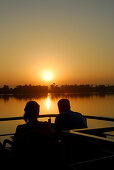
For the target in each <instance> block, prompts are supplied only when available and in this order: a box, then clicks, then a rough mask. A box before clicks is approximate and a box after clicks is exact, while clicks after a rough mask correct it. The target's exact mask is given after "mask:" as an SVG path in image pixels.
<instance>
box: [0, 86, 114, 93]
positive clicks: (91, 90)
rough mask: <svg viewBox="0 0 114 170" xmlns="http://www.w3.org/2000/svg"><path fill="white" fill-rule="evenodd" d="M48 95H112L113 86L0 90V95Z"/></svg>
mask: <svg viewBox="0 0 114 170" xmlns="http://www.w3.org/2000/svg"><path fill="white" fill-rule="evenodd" d="M48 93H77V94H94V93H98V94H114V86H113V85H107V86H106V85H96V86H93V85H61V86H58V85H56V84H52V85H50V86H49V87H48V86H41V85H37V86H32V85H24V86H22V85H18V86H16V87H15V88H10V87H9V86H8V85H4V86H3V87H2V88H0V94H9V95H10V94H12V95H17V94H18V95H30V94H31V95H36V94H48Z"/></svg>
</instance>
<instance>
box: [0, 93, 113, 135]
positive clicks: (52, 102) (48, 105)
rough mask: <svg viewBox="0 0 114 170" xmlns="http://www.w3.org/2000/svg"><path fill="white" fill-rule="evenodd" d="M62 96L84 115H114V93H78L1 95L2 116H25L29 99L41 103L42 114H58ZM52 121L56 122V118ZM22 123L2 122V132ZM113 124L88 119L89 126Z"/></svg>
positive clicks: (6, 131) (7, 131)
mask: <svg viewBox="0 0 114 170" xmlns="http://www.w3.org/2000/svg"><path fill="white" fill-rule="evenodd" d="M61 98H68V99H69V100H70V103H71V110H73V111H78V112H80V113H82V114H84V115H95V116H106V117H114V95H76V94H48V95H40V96H34V97H32V96H31V97H27V96H17V97H14V96H0V117H15V116H23V114H24V107H25V104H26V103H27V101H29V100H35V101H37V102H38V103H39V104H40V114H57V113H58V108H57V102H58V100H59V99H61ZM42 120H44V119H42ZM52 121H53V122H54V119H53V120H52ZM20 123H24V121H6V122H0V134H4V133H13V132H15V129H16V126H17V125H18V124H20ZM112 125H114V123H112V122H106V121H96V120H88V127H104V126H112ZM2 138H3V137H2ZM5 138H6V137H5Z"/></svg>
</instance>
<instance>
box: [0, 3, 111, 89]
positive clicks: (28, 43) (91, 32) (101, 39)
mask: <svg viewBox="0 0 114 170" xmlns="http://www.w3.org/2000/svg"><path fill="white" fill-rule="evenodd" d="M46 70H48V71H50V72H51V73H52V79H50V78H49V77H46V78H45V80H44V78H43V73H44V72H45V71H46ZM46 79H47V80H49V81H48V82H47V81H46ZM48 83H50V84H51V83H56V84H58V85H59V84H87V83H89V84H114V0H0V86H1V85H3V84H8V85H11V86H13V85H18V84H22V85H23V84H32V85H36V84H41V85H42V84H43V85H44V84H45V85H47V84H48Z"/></svg>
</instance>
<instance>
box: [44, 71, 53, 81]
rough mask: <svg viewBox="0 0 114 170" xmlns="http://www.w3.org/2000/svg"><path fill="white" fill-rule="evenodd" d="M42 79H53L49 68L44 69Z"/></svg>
mask: <svg viewBox="0 0 114 170" xmlns="http://www.w3.org/2000/svg"><path fill="white" fill-rule="evenodd" d="M43 79H44V80H45V81H51V80H52V79H53V73H52V72H51V71H49V70H46V71H44V73H43Z"/></svg>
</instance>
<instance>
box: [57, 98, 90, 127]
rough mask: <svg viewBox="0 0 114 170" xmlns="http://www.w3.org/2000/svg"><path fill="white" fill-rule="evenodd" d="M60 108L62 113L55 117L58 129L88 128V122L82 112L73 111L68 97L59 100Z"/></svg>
mask: <svg viewBox="0 0 114 170" xmlns="http://www.w3.org/2000/svg"><path fill="white" fill-rule="evenodd" d="M58 109H59V113H60V114H59V115H58V116H57V117H56V119H55V128H56V130H70V129H81V128H87V122H86V120H85V118H84V117H83V116H82V114H81V113H78V112H73V111H71V109H70V102H69V100H68V99H61V100H59V101H58Z"/></svg>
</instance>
